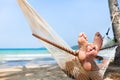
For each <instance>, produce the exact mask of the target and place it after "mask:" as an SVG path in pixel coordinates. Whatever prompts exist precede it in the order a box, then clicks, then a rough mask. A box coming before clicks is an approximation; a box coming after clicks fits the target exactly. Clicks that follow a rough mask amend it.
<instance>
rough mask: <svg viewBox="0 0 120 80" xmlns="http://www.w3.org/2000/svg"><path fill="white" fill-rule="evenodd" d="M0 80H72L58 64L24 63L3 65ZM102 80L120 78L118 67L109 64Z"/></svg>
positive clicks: (0, 70)
mask: <svg viewBox="0 0 120 80" xmlns="http://www.w3.org/2000/svg"><path fill="white" fill-rule="evenodd" d="M0 80H73V79H71V78H69V77H67V75H66V74H65V73H64V72H63V71H62V70H61V69H60V68H59V66H58V65H42V66H40V65H26V66H14V67H3V68H1V69H0ZM104 80H120V68H119V66H115V65H113V64H110V66H109V67H108V69H107V71H106V73H105V78H104Z"/></svg>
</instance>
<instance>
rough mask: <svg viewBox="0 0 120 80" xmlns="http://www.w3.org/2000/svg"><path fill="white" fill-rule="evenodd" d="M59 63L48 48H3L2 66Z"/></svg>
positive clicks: (0, 55) (0, 50)
mask: <svg viewBox="0 0 120 80" xmlns="http://www.w3.org/2000/svg"><path fill="white" fill-rule="evenodd" d="M27 64H35V65H46V64H57V63H56V61H55V60H54V59H53V57H52V56H51V54H50V53H49V52H48V50H47V49H46V48H2V49H0V67H3V66H25V65H27Z"/></svg>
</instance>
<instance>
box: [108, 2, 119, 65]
mask: <svg viewBox="0 0 120 80" xmlns="http://www.w3.org/2000/svg"><path fill="white" fill-rule="evenodd" d="M108 3H109V9H110V15H111V21H112V29H113V34H114V40H115V42H116V43H118V44H119V46H118V47H117V49H116V54H115V59H114V63H115V64H117V65H120V12H119V7H118V1H117V0H108Z"/></svg>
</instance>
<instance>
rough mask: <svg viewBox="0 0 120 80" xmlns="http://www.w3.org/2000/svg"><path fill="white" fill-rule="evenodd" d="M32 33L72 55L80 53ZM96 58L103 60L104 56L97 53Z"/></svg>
mask: <svg viewBox="0 0 120 80" xmlns="http://www.w3.org/2000/svg"><path fill="white" fill-rule="evenodd" d="M32 35H33V36H35V37H36V38H38V39H40V40H42V41H44V42H46V43H48V44H51V45H53V46H55V47H57V48H59V49H62V50H64V51H66V52H68V53H70V54H72V55H74V56H77V55H78V53H77V52H76V51H73V50H70V49H67V48H65V47H63V46H61V45H59V44H57V43H55V42H52V41H50V40H47V39H46V38H43V37H41V36H38V35H36V34H34V33H33V34H32ZM115 46H116V45H113V46H109V47H105V48H101V49H100V50H104V49H108V48H112V47H115ZM96 58H97V59H100V60H103V57H102V56H98V55H97V56H96Z"/></svg>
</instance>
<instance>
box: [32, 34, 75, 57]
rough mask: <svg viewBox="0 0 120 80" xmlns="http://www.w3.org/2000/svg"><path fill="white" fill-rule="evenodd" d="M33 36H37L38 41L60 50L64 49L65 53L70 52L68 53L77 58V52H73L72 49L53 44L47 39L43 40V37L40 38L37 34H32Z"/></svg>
mask: <svg viewBox="0 0 120 80" xmlns="http://www.w3.org/2000/svg"><path fill="white" fill-rule="evenodd" d="M32 35H33V36H35V37H36V38H38V39H40V40H42V41H44V42H46V43H48V44H51V45H53V46H55V47H57V48H59V49H62V50H64V51H66V52H68V53H70V54H72V55H74V56H76V55H75V51H72V50H70V49H67V48H65V47H63V46H61V45H59V44H56V43H55V42H52V41H50V40H47V39H45V38H43V37H41V36H38V35H36V34H32Z"/></svg>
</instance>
